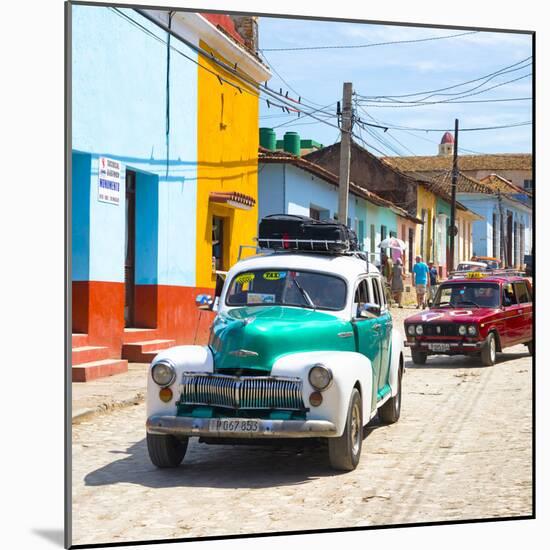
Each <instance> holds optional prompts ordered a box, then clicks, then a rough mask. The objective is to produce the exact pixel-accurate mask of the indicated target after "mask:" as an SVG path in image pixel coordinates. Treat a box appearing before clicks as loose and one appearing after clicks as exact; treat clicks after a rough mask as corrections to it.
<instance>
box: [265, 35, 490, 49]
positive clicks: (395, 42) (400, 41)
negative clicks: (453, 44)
mask: <svg viewBox="0 0 550 550" xmlns="http://www.w3.org/2000/svg"><path fill="white" fill-rule="evenodd" d="M478 32H479V31H469V32H462V33H458V34H450V35H447V36H431V37H429V38H417V39H415V40H392V41H390V42H374V43H370V44H356V45H346V46H302V47H295V48H262V49H260V51H261V52H262V53H263V52H290V51H305V50H342V49H352V48H373V47H375V46H389V45H391V44H414V43H418V42H429V41H433V40H446V39H447V38H458V37H459V36H466V35H468V34H477V33H478Z"/></svg>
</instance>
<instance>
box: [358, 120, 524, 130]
mask: <svg viewBox="0 0 550 550" xmlns="http://www.w3.org/2000/svg"><path fill="white" fill-rule="evenodd" d="M363 124H365V125H366V126H371V127H373V128H381V129H383V130H411V131H415V132H451V131H453V130H454V128H411V127H409V126H391V125H389V124H388V125H386V124H384V123H382V124H370V123H369V122H363ZM530 124H532V122H531V121H530V120H527V121H525V122H516V123H513V124H503V125H501V126H484V127H478V128H461V129H460V131H461V132H479V131H485V130H503V129H505V128H517V127H518V126H529V125H530Z"/></svg>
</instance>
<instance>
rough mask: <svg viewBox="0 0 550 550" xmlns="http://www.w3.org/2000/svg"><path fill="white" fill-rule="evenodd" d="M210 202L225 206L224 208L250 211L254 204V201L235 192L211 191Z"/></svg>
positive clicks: (252, 198) (248, 196)
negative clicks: (229, 207)
mask: <svg viewBox="0 0 550 550" xmlns="http://www.w3.org/2000/svg"><path fill="white" fill-rule="evenodd" d="M210 202H216V203H221V204H225V205H226V206H231V207H232V208H240V209H241V210H250V209H251V208H253V207H254V205H255V204H256V199H255V198H254V197H251V196H250V195H244V194H243V193H238V192H237V191H227V192H221V191H213V192H211V193H210Z"/></svg>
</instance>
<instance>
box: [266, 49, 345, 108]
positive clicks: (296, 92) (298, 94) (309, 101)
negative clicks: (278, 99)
mask: <svg viewBox="0 0 550 550" xmlns="http://www.w3.org/2000/svg"><path fill="white" fill-rule="evenodd" d="M260 52H261V53H262V56H263V58H264V61H265V62H266V63H267V65H268V66H269V68H270V69H271V70H272V71H273V72H274V73H275V74H276V75H277V76H278V77H279V80H280V81H281V82H282V83H283V84H285V85H286V87H287V88H288V89H289V90H291V91H293V92H294V93H295V94H296V95H297V96H298V97H302V98H304V99H305V100H306V101H307V102H308V103H311V104H312V105H315V106H317V107H320V106H321V104H320V103H316V102H315V101H312V100H311V99H308V98H307V97H304V96H302V94H301V93H300V92H298V91H297V90H296V89H295V88H293V87H292V86H291V85H290V84H289V83H288V81H287V80H285V79H284V78H283V76H282V75H281V73H280V72H279V71H278V70H277V69H276V68H275V66H274V65H273V63H271V61H270V60H269V59H268V58H267V56H266V55H265V53H264V52H263V51H261V50H260ZM336 103H337V102H336V101H335V102H334V103H331V104H330V105H331V106H332V105H336Z"/></svg>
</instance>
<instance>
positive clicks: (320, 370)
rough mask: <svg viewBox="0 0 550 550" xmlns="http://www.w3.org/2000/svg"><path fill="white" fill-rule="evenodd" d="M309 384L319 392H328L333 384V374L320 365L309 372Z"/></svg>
mask: <svg viewBox="0 0 550 550" xmlns="http://www.w3.org/2000/svg"><path fill="white" fill-rule="evenodd" d="M308 378H309V383H310V384H311V385H312V386H313V387H314V388H315V389H316V390H319V391H323V390H326V389H327V388H328V387H329V386H330V383H331V382H332V372H331V370H330V369H329V368H327V367H325V366H324V365H321V364H318V365H314V366H313V367H311V369H310V371H309V376H308Z"/></svg>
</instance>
